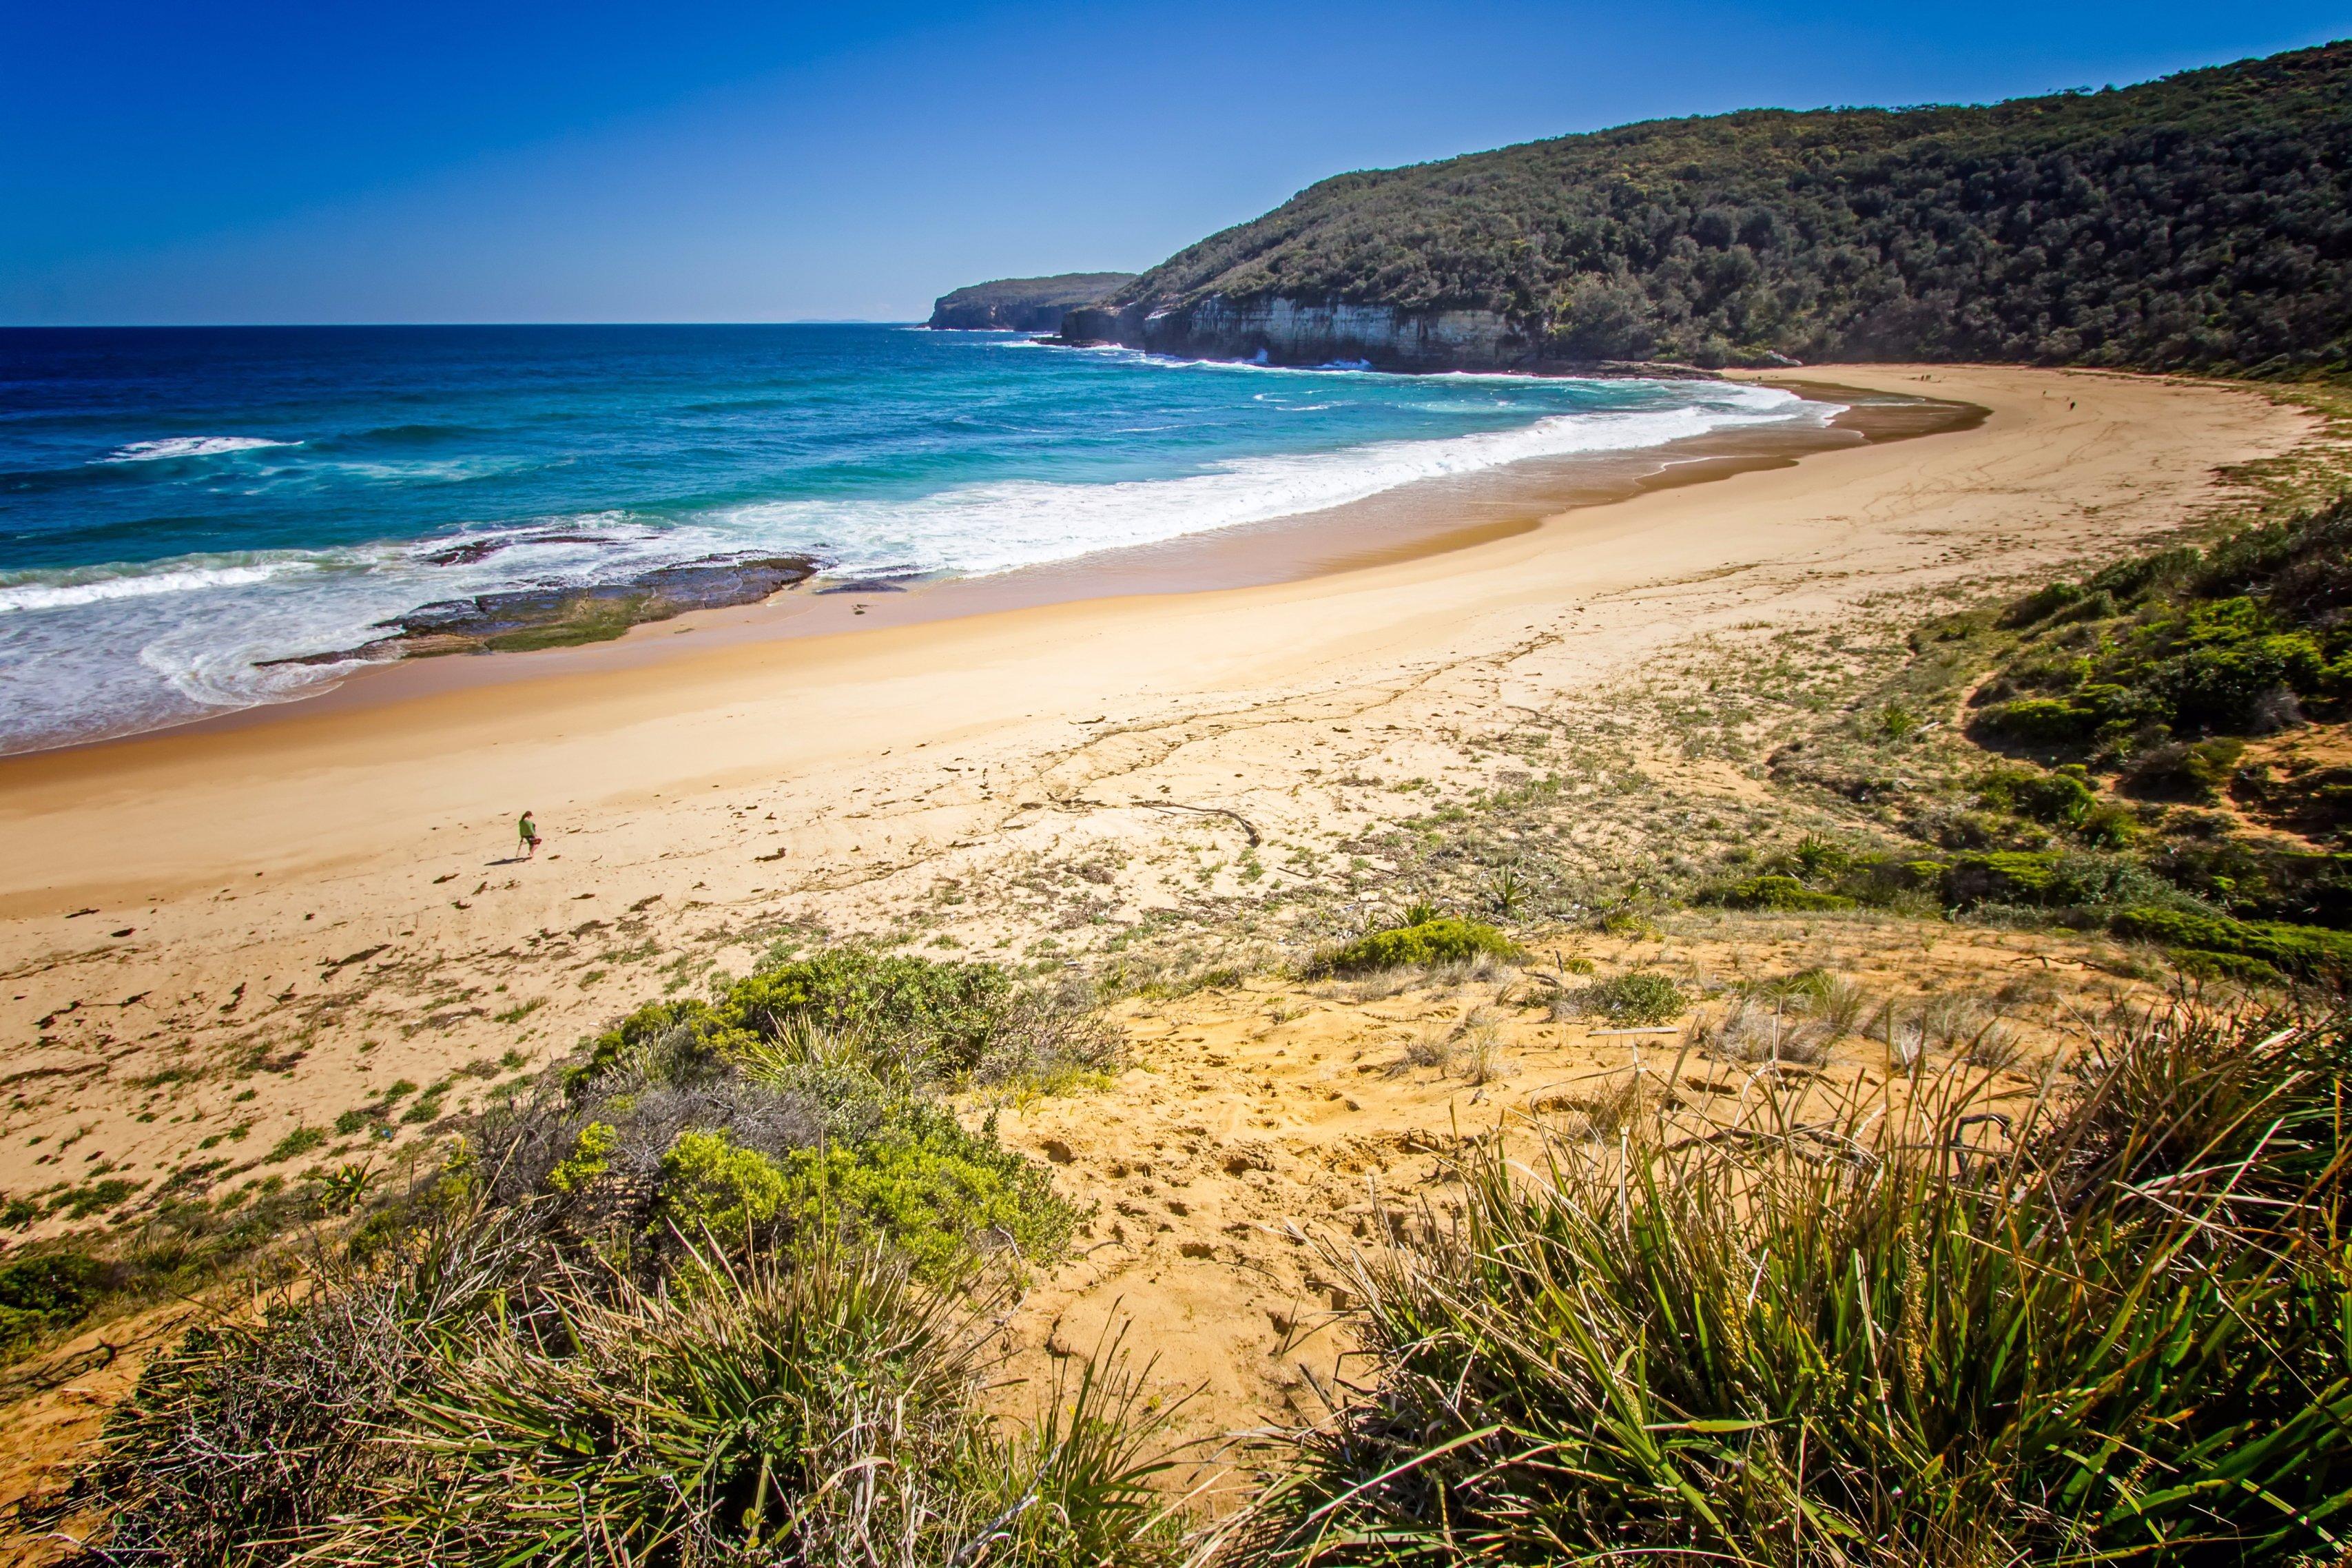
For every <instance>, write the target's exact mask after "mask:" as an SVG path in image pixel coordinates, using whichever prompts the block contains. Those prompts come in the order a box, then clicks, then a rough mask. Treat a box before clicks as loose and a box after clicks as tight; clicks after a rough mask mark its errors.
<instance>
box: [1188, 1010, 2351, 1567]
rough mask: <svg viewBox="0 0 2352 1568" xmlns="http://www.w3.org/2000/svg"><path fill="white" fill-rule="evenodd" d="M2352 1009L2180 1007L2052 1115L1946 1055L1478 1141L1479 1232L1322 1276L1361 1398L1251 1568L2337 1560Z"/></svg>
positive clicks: (2345, 1468) (1356, 1260)
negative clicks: (1352, 1354) (1900, 1073)
mask: <svg viewBox="0 0 2352 1568" xmlns="http://www.w3.org/2000/svg"><path fill="white" fill-rule="evenodd" d="M2348 1022H2352V1020H2347V1016H2345V1015H2344V1014H2342V1013H2336V1014H2332V1015H2328V1016H2320V1017H2305V1018H2277V1017H2268V1018H2259V1019H2256V1018H2248V1019H2226V1018H2217V1017H2213V1016H2194V1015H2186V1014H2184V1015H2179V1016H2172V1017H2169V1018H2159V1019H2156V1020H2152V1021H2149V1022H2147V1023H2145V1024H2143V1025H2140V1026H2137V1027H2134V1028H2130V1029H2127V1030H2126V1031H2124V1032H2122V1033H2120V1034H2118V1035H2116V1036H2114V1037H2110V1038H2108V1039H2106V1040H2105V1041H2104V1042H2103V1043H2102V1044H2101V1046H2100V1047H2097V1048H2095V1050H2094V1051H2093V1052H2091V1053H2090V1054H2089V1056H2088V1057H2087V1058H2085V1060H2084V1062H2083V1063H2082V1064H2081V1066H2080V1068H2079V1069H2078V1070H2077V1072H2076V1073H2075V1074H2074V1077H2073V1078H2072V1079H2070V1080H2068V1081H2067V1082H2065V1083H2063V1084H2062V1085H2058V1086H2053V1090H2052V1092H2050V1093H2049V1094H2047V1095H2045V1096H2044V1097H2043V1098H2042V1099H2040V1100H2037V1101H2034V1102H2033V1103H2032V1105H2031V1107H2030V1108H2027V1109H2022V1110H2021V1109H2019V1108H2018V1107H2017V1105H2016V1102H2014V1101H2012V1102H2010V1103H2009V1104H2008V1105H2007V1106H2006V1107H2003V1108H2000V1109H1998V1110H1997V1109H1996V1108H1995V1107H1993V1106H1990V1105H1989V1104H1988V1103H1987V1102H1986V1100H1984V1099H1983V1097H1982V1094H1981V1092H1980V1090H1979V1088H1978V1087H1972V1086H1971V1085H1970V1084H1969V1083H1967V1082H1964V1081H1963V1080H1962V1077H1961V1075H1957V1074H1955V1075H1948V1076H1946V1077H1944V1078H1940V1079H1933V1080H1930V1081H1929V1083H1928V1084H1927V1087H1926V1088H1925V1089H1921V1090H1919V1091H1918V1092H1917V1094H1916V1097H1915V1096H1914V1095H1913V1094H1912V1093H1911V1091H1910V1090H1909V1089H1908V1087H1907V1086H1898V1087H1896V1088H1892V1089H1882V1090H1879V1091H1876V1092H1875V1093H1873V1094H1860V1093H1858V1094H1857V1095H1856V1096H1855V1097H1854V1098H1852V1099H1849V1100H1843V1101H1837V1102H1831V1103H1823V1102H1822V1100H1820V1098H1819V1096H1818V1094H1816V1095H1815V1096H1814V1097H1813V1098H1811V1099H1803V1100H1799V1099H1786V1100H1784V1099H1777V1098H1772V1097H1769V1096H1768V1097H1766V1098H1764V1099H1762V1100H1756V1101H1753V1102H1751V1103H1752V1106H1753V1110H1752V1114H1751V1115H1750V1116H1749V1118H1748V1120H1747V1121H1744V1122H1741V1123H1738V1124H1735V1125H1718V1124H1715V1123H1707V1122H1697V1121H1685V1120H1678V1119H1676V1118H1674V1117H1671V1116H1669V1117H1664V1118H1662V1117H1656V1116H1645V1115H1637V1116H1634V1117H1633V1118H1631V1119H1630V1120H1629V1121H1627V1123H1626V1124H1625V1125H1624V1126H1623V1127H1622V1129H1621V1130H1620V1131H1619V1133H1618V1136H1617V1138H1615V1139H1614V1140H1612V1141H1611V1142H1609V1143H1607V1144H1592V1143H1578V1142H1553V1143H1550V1144H1548V1145H1547V1146H1546V1147H1545V1148H1544V1149H1543V1151H1542V1152H1541V1154H1540V1156H1539V1157H1538V1159H1537V1160H1536V1162H1535V1163H1533V1165H1532V1166H1528V1165H1524V1164H1522V1165H1512V1164H1508V1163H1506V1162H1505V1161H1504V1159H1503V1158H1502V1156H1501V1154H1500V1153H1499V1152H1496V1151H1495V1150H1494V1149H1492V1148H1491V1147H1490V1148H1489V1149H1488V1150H1487V1151H1486V1152H1485V1153H1483V1154H1481V1155H1479V1156H1477V1157H1475V1158H1474V1159H1473V1160H1471V1161H1470V1162H1469V1163H1467V1164H1466V1165H1465V1168H1464V1170H1463V1172H1462V1176H1463V1179H1464V1182H1465V1211H1464V1213H1463V1215H1462V1216H1461V1218H1460V1220H1459V1221H1458V1223H1454V1224H1452V1225H1439V1224H1436V1223H1435V1222H1434V1221H1433V1222H1432V1224H1431V1226H1428V1227H1427V1239H1425V1240H1423V1241H1421V1242H1420V1243H1418V1244H1417V1245H1412V1246H1404V1247H1397V1248H1395V1249H1393V1250H1389V1251H1382V1252H1377V1253H1370V1254H1353V1255H1349V1256H1345V1257H1340V1256H1336V1255H1335V1256H1334V1257H1333V1258H1331V1259H1330V1260H1329V1264H1330V1266H1331V1267H1333V1268H1339V1269H1340V1270H1342V1271H1343V1272H1344V1274H1345V1276H1346V1279H1347V1286H1348V1289H1349V1292H1350V1293H1351V1294H1352V1295H1354V1296H1355V1297H1356V1298H1357V1300H1360V1302H1361V1303H1362V1306H1361V1308H1360V1310H1359V1312H1358V1313H1357V1315H1356V1318H1355V1322H1354V1327H1355V1329H1356V1331H1357V1332H1358V1334H1359V1336H1360V1342H1361V1343H1362V1344H1363V1346H1364V1348H1365V1351H1366V1352H1367V1353H1368V1355H1369V1358H1370V1372H1369V1374H1368V1375H1367V1376H1366V1377H1365V1378H1364V1379H1363V1380H1362V1387H1363V1395H1362V1397H1360V1399H1357V1400H1355V1401H1353V1402H1351V1403H1349V1404H1348V1405H1346V1407H1345V1408H1344V1409H1342V1410H1341V1411H1340V1412H1339V1413H1338V1414H1337V1415H1334V1416H1333V1417H1332V1418H1331V1419H1330V1420H1328V1422H1326V1423H1324V1424H1323V1425H1321V1426H1318V1427H1316V1428H1313V1429H1311V1430H1308V1431H1307V1432H1304V1433H1301V1434H1297V1435H1296V1436H1295V1437H1294V1438H1293V1440H1292V1447H1290V1450H1289V1452H1288V1455H1287V1459H1286V1470H1285V1471H1284V1472H1283V1473H1281V1474H1280V1475H1279V1477H1278V1479H1276V1481H1275V1483H1274V1484H1273V1485H1272V1486H1271V1487H1270V1488H1269V1489H1268V1490H1267V1491H1266V1492H1265V1495H1264V1496H1263V1497H1262V1498H1261V1500H1259V1501H1258V1503H1257V1504H1256V1505H1255V1508H1254V1510H1252V1511H1251V1512H1250V1513H1249V1514H1248V1516H1247V1517H1246V1518H1245V1519H1244V1521H1241V1522H1240V1523H1239V1524H1238V1525H1237V1526H1236V1527H1235V1528H1234V1531H1233V1532H1232V1534H1231V1537H1230V1542H1231V1544H1230V1548H1229V1561H1231V1562H1233V1563H1241V1564H1248V1565H1251V1568H1265V1565H1270V1564H1276V1563H1280V1564H1300V1565H1306V1564H1318V1565H1326V1564H1342V1563H1348V1564H1355V1563H1472V1562H1476V1563H1569V1562H1587V1563H1598V1562H1627V1561H1634V1562H1653V1563H1677V1564H1696V1563H1759V1564H1761V1563H1769V1564H1797V1563H1808V1564H1865V1563H1866V1564H1889V1565H1892V1564H1896V1563H1904V1564H1916V1563H1933V1564H1951V1565H1966V1568H1975V1565H1978V1564H1984V1565H1987V1568H1990V1565H1991V1564H1996V1563H2003V1564H2006V1563H2087V1562H2091V1561H2131V1562H2144V1563H2280V1564H2286V1563H2300V1562H2320V1561H2335V1560H2337V1559H2338V1558H2339V1556H2340V1555H2341V1553H2342V1552H2343V1544H2342V1543H2343V1542H2344V1541H2345V1540H2346V1539H2347V1526H2348V1525H2352V1520H2347V1502H2352V1332H2347V1324H2352V1263H2347V1255H2346V1252H2345V1249H2344V1247H2342V1245H2341V1242H2340V1239H2339V1230H2338V1219H2337V1216H2338V1211H2339V1207H2340V1205H2341V1201H2342V1198H2343V1196H2344V1178H2345V1168H2346V1163H2347V1159H2346V1156H2347V1152H2352V1145H2347V1142H2346V1141H2345V1135H2344V1134H2345V1129H2344V1126H2343V1121H2342V1111H2341V1095H2342V1088H2343V1077H2344V1072H2345V1069H2346V1068H2347V1065H2352V1039H2348V1038H2347V1023H2348Z"/></svg>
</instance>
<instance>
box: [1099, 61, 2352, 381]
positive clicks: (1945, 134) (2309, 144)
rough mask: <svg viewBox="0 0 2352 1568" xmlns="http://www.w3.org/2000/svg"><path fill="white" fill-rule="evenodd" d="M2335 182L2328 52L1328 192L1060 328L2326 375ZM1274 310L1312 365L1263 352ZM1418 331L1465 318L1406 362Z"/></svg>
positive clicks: (1588, 144)
mask: <svg viewBox="0 0 2352 1568" xmlns="http://www.w3.org/2000/svg"><path fill="white" fill-rule="evenodd" d="M2347 171H2352V43H2336V44H2329V45H2326V46H2325V47H2318V48H2312V49H2305V50H2299V51H2296V52H2294V53H2291V54H2284V55H2277V56H2273V57H2272V58H2267V59H2260V60H2249V61H2244V62H2242V63H2239V64H2236V65H2230V66H2221V67H2216V68H2210V69H2203V70H2194V71H2188V72H2184V73H2182V74H2180V75H2179V76H2174V77H2168V78H2166V79H2163V80H2160V81H2154V82H2148V83H2145V84H2142V85H2140V86H2137V87H2130V88H2125V89H2119V90H2115V89H2111V90H2105V91H2100V92H2077V93H2065V94H2060V95H2057V96H2053V97H2049V98H2035V99H2021V100H2014V101H2011V102H2008V103H2001V104H1996V105H1993V106H1990V107H1985V108H1927V109H1906V110H1818V111H1811V112H1792V111H1786V110H1748V111H1743V112H1740V113H1736V114H1725V115H1717V116H1711V117H1708V118H1705V119H1692V120H1674V121H1652V122H1648V123H1644V124H1639V125H1628V126H1623V127H1621V128H1619V129H1616V130H1612V131H1603V132H1595V133H1592V134H1589V135H1578V136H1565V137H1561V138H1559V139H1558V140H1555V141H1549V142H1528V143H1526V144H1524V145H1521V146H1517V147H1507V148H1504V149H1502V150H1500V151H1497V152H1492V153H1474V154H1471V155H1469V156H1466V157H1461V158H1454V159H1449V160H1447V161H1445V162H1444V163H1424V164H1419V165H1416V166H1413V167H1411V168H1404V169H1392V170H1385V171H1381V172H1376V173H1369V174H1343V175H1340V176H1339V177H1338V178H1336V179H1330V180H1326V181H1324V182H1323V183H1321V184H1318V185H1315V186H1312V187H1310V188H1309V189H1307V190H1306V191H1304V192H1302V193H1300V194H1299V195H1297V196H1295V197H1293V198H1292V199H1291V200H1290V201H1288V202H1286V203H1285V204H1283V205H1281V206H1280V207H1278V208H1276V210H1275V211H1273V212H1271V213H1268V214H1267V215H1266V216H1264V217H1261V218H1258V219H1256V220H1255V221H1254V222H1251V223H1246V224H1243V225H1241V226H1238V227H1235V228H1231V229H1227V230H1226V231H1224V232H1223V233H1222V234H1218V235H1215V236H1213V237H1210V238H1208V239H1205V240H1203V241H1202V242H1201V243H1200V244H1198V245H1195V246H1193V247H1191V248H1189V249H1187V250H1184V251H1182V252H1181V253H1179V254H1178V255H1176V256H1174V257H1172V258H1170V259H1169V260H1167V261H1165V262H1163V263H1161V264H1160V266H1158V267H1156V268H1152V269H1151V270H1150V271H1149V272H1147V273H1145V274H1143V275H1142V276H1141V277H1140V278H1139V279H1136V280H1135V281H1134V282H1133V283H1132V284H1130V285H1129V287H1127V288H1126V289H1122V290H1120V291H1119V292H1118V294H1117V295H1115V296H1113V297H1112V298H1111V299H1110V300H1108V301H1106V305H1105V307H1103V308H1100V309H1097V310H1091V311H1080V312H1077V313H1076V316H1075V317H1074V319H1073V321H1072V323H1071V329H1070V330H1071V331H1073V333H1074V335H1076V334H1077V333H1080V332H1085V333H1089V334H1091V335H1095V336H1100V337H1108V338H1116V339H1119V340H1121V341H1131V340H1133V339H1135V338H1136V337H1137V336H1138V334H1139V331H1141V330H1142V326H1143V323H1145V322H1146V321H1154V326H1153V329H1152V330H1153V331H1157V332H1160V333H1161V334H1162V335H1166V334H1169V333H1181V331H1184V330H1185V327H1186V324H1187V323H1191V324H1192V327H1193V329H1194V331H1195V333H1196V335H1198V336H1201V337H1202V338H1203V339H1219V338H1220V337H1221V336H1222V337H1224V338H1234V334H1236V333H1239V334H1241V337H1239V338H1234V341H1230V342H1222V341H1221V342H1202V343H1201V344H1199V345H1196V346H1200V347H1202V349H1203V350H1204V352H1215V351H1216V350H1218V349H1220V348H1223V349H1227V350H1239V351H1241V352H1249V344H1248V342H1246V341H1243V340H1244V339H1245V338H1246V336H1247V333H1248V332H1249V331H1252V330H1257V331H1260V334H1261V336H1263V335H1264V331H1265V328H1266V327H1267V326H1268V324H1269V323H1271V324H1272V328H1273V331H1274V343H1273V348H1274V357H1275V358H1277V359H1280V358H1284V357H1286V349H1295V350H1296V351H1297V354H1299V355H1312V354H1315V353H1322V352H1325V351H1326V350H1328V349H1332V348H1334V347H1335V346H1336V347H1337V348H1338V349H1339V350H1342V351H1344V349H1345V347H1346V346H1347V345H1346V342H1343V341H1339V340H1344V339H1345V338H1346V337H1347V334H1348V332H1349V331H1358V332H1359V334H1360V335H1364V334H1369V335H1370V337H1372V338H1377V337H1378V336H1379V335H1380V331H1381V328H1380V327H1379V326H1378V324H1377V323H1378V321H1379V320H1380V319H1385V318H1388V317H1391V316H1392V317H1394V318H1396V319H1397V320H1398V321H1405V322H1406V323H1407V324H1408V326H1409V327H1411V328H1412V331H1418V332H1419V333H1420V334H1421V337H1420V339H1419V340H1418V341H1420V342H1422V345H1423V348H1425V349H1427V351H1428V353H1427V355H1426V356H1424V357H1436V358H1443V357H1444V356H1445V355H1446V354H1447V353H1455V354H1456V357H1465V358H1468V359H1476V358H1478V357H1479V355H1480V353H1486V357H1488V358H1492V359H1512V358H1514V357H1517V359H1519V360H1521V361H1526V362H1541V361H1548V360H1561V361H1591V360H1632V359H1649V358H1664V359H1686V360H1691V361H1696V362H1697V363H1707V364H1720V363H1737V362H1741V361H1748V362H1756V361H1760V360H1765V359H1768V358H1769V355H1771V354H1774V353H1778V354H1784V355H1790V356H1793V357H1796V358H1799V359H1804V360H1828V359H1839V358H1848V359H1892V358H1906V357H1919V358H1930V359H1943V358H1950V359H2000V360H2028V361H2042V362H2075V363H2090V364H2113V365H2135V366H2148V367H2200V368H2233V369H2239V370H2246V371H2270V372H2282V371H2288V370H2294V369H2298V368H2302V367H2307V366H2315V365H2341V364H2342V363H2344V361H2345V359H2346V357H2347V346H2352V345H2347V332H2352V200H2347V196H2352V192H2347V180H2348V179H2352V173H2348V172H2347ZM1276 305H1279V306H1280V309H1279V310H1275V311H1274V312H1273V313H1272V314H1269V310H1268V308H1269V307H1270V306H1276ZM1204 306H1205V307H1206V308H1205V309H1204V308H1203V307H1204ZM1331 307H1341V309H1339V310H1338V311H1337V313H1336V318H1334V314H1333V312H1332V311H1331V310H1330V308H1331ZM1346 307H1373V308H1375V309H1374V310H1371V311H1370V315H1369V316H1368V315H1367V313H1366V312H1365V311H1364V310H1348V309H1346ZM1297 309H1305V310H1307V311H1308V312H1309V314H1310V315H1311V316H1312V317H1313V320H1314V321H1317V322H1324V323H1327V324H1328V321H1330V320H1332V319H1336V320H1337V321H1339V327H1338V328H1336V329H1333V331H1336V334H1337V335H1336V338H1334V337H1332V333H1331V332H1325V337H1326V338H1332V341H1330V342H1326V341H1323V339H1318V338H1317V337H1316V336H1315V332H1314V331H1309V332H1307V334H1306V336H1305V337H1303V338H1299V339H1298V341H1297V342H1288V341H1286V339H1285V338H1284V337H1283V333H1284V332H1285V331H1294V334H1295V322H1294V323H1293V326H1292V327H1290V328H1286V327H1285V326H1284V325H1283V323H1284V322H1285V321H1291V317H1290V316H1286V315H1284V314H1283V312H1284V311H1291V312H1293V313H1294V314H1295V311H1296V310H1297ZM1318 312H1319V313H1318ZM1445 312H1469V313H1471V314H1470V315H1468V316H1464V317H1460V318H1459V319H1457V320H1455V321H1453V322H1452V323H1451V324H1450V325H1449V326H1447V327H1446V330H1445V331H1444V332H1442V333H1440V335H1439V337H1440V339H1442V340H1443V341H1439V339H1432V338H1431V337H1430V336H1429V333H1430V331H1432V328H1431V326H1430V323H1431V322H1433V321H1436V320H1437V319H1438V318H1439V317H1440V316H1441V315H1443V314H1444V313H1445ZM1155 318H1156V321H1155ZM1366 321H1371V322H1372V323H1373V324H1372V325H1370V326H1366V325H1364V324H1363V323H1364V322H1366ZM1465 321H1467V322H1469V323H1470V325H1469V326H1467V327H1465V326H1464V324H1463V323H1464V322H1465ZM1252 322H1255V323H1258V326H1257V328H1256V329H1253V328H1252V327H1251V323H1252ZM1349 322H1355V323H1357V325H1356V326H1355V327H1352V328H1351V327H1349ZM1481 322H1484V323H1486V326H1485V328H1484V329H1483V331H1484V332H1485V337H1484V338H1481V336H1480V331H1481V330H1482V329H1480V328H1479V323H1481ZM1403 330H1404V329H1399V331H1403ZM1316 331H1323V328H1321V327H1318V328H1317V329H1316ZM1408 335H1409V334H1408ZM1488 340H1491V342H1489V343H1488V347H1486V349H1484V350H1480V349H1478V348H1477V347H1476V346H1475V345H1476V343H1478V342H1488ZM1433 344H1434V346H1432V345H1433ZM1465 344H1467V345H1471V346H1469V347H1467V348H1465V347H1464V345H1465ZM1399 345H1401V346H1400V353H1402V356H1403V357H1404V358H1405V359H1406V360H1408V361H1410V360H1411V359H1412V345H1411V344H1410V343H1408V342H1405V340H1404V338H1402V337H1400V338H1399V339H1398V340H1397V343H1396V344H1395V345H1392V346H1399ZM1448 345H1451V346H1450V347H1449V346H1448ZM1152 346H1173V347H1181V346H1183V345H1181V343H1175V342H1171V343H1167V344H1160V343H1155V344H1153V345H1152ZM1265 346H1266V344H1265V342H1261V343H1260V344H1259V347H1260V348H1265ZM1457 351H1458V352H1457ZM1291 357H1295V356H1291ZM1376 357H1377V356H1376Z"/></svg>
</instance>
